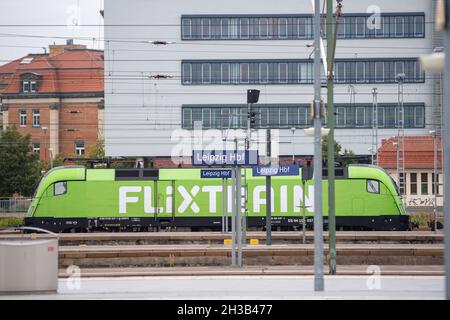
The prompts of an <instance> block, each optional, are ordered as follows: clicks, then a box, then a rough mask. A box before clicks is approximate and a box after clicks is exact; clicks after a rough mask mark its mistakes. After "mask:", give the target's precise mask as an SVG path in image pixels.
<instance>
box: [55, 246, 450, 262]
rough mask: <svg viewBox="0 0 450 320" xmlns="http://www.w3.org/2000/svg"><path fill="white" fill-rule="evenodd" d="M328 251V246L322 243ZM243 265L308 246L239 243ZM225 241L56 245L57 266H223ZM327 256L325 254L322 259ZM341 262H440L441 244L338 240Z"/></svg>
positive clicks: (306, 257)
mask: <svg viewBox="0 0 450 320" xmlns="http://www.w3.org/2000/svg"><path fill="white" fill-rule="evenodd" d="M324 249H325V250H324V251H325V252H324V254H325V255H328V248H327V247H325V248H324ZM242 254H243V261H244V264H245V265H265V266H270V265H301V266H306V265H312V264H313V263H314V246H313V245H309V244H306V245H272V246H270V247H268V246H265V245H257V246H246V247H244V248H243V252H242ZM230 261H231V248H230V246H223V245H222V246H219V245H141V246H61V247H60V248H59V263H60V267H67V266H69V265H77V266H79V267H91V268H98V267H175V266H179V267H185V266H228V265H229V264H230ZM325 261H326V259H325ZM337 263H338V264H341V265H442V264H443V245H441V244H382V245H381V244H338V246H337Z"/></svg>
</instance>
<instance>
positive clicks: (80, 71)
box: [0, 49, 104, 94]
mask: <svg viewBox="0 0 450 320" xmlns="http://www.w3.org/2000/svg"><path fill="white" fill-rule="evenodd" d="M26 57H29V58H33V59H32V61H31V62H30V63H26V64H23V63H21V61H22V60H23V59H24V58H26ZM26 57H23V58H21V59H18V60H14V61H12V62H10V63H7V64H5V65H3V66H0V92H2V93H4V94H18V93H20V89H21V84H20V80H21V76H22V75H24V74H27V73H35V74H38V75H39V76H40V79H41V80H40V83H39V93H73V92H103V90H104V82H103V79H104V76H103V66H104V62H103V52H102V51H97V50H89V49H72V50H66V51H63V52H61V53H60V54H57V55H54V56H50V55H49V54H39V55H28V56H26ZM2 87H3V89H2Z"/></svg>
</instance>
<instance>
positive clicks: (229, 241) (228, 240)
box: [223, 239, 233, 245]
mask: <svg viewBox="0 0 450 320" xmlns="http://www.w3.org/2000/svg"><path fill="white" fill-rule="evenodd" d="M232 243H233V242H232V241H231V239H223V244H224V245H231V244H232Z"/></svg>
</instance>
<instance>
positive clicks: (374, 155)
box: [371, 88, 378, 164]
mask: <svg viewBox="0 0 450 320" xmlns="http://www.w3.org/2000/svg"><path fill="white" fill-rule="evenodd" d="M377 94H378V92H377V88H373V90H372V95H373V103H372V152H371V155H372V164H378V99H377Z"/></svg>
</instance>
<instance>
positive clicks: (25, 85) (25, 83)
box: [22, 79, 38, 93]
mask: <svg viewBox="0 0 450 320" xmlns="http://www.w3.org/2000/svg"><path fill="white" fill-rule="evenodd" d="M37 91H38V83H37V81H36V80H30V79H24V80H22V92H23V93H34V92H37Z"/></svg>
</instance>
